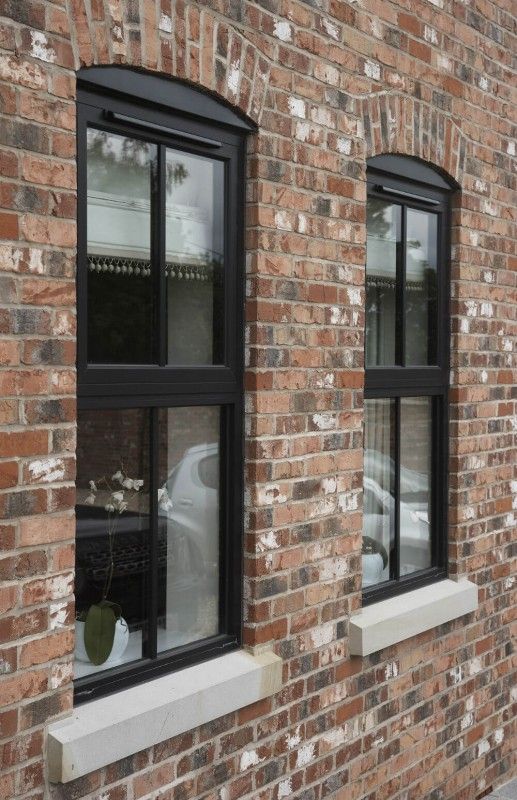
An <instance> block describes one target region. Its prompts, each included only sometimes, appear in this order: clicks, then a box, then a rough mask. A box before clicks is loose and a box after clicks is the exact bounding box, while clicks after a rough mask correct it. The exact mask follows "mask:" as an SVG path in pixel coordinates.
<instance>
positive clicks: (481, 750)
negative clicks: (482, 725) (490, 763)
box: [478, 739, 490, 758]
mask: <svg viewBox="0 0 517 800" xmlns="http://www.w3.org/2000/svg"><path fill="white" fill-rule="evenodd" d="M489 750H490V745H489V744H488V741H487V740H486V739H481V741H480V742H479V744H478V758H480V757H481V756H483V755H484V754H485V753H488V751H489Z"/></svg>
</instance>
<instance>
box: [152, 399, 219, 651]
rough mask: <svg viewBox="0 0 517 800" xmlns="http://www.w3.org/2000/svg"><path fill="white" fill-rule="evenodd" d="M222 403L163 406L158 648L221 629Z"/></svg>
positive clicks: (160, 412) (160, 470)
mask: <svg viewBox="0 0 517 800" xmlns="http://www.w3.org/2000/svg"><path fill="white" fill-rule="evenodd" d="M219 431H220V408H219V407H218V406H215V407H214V406H212V407H210V406H198V407H196V406H194V407H190V408H170V409H160V411H159V439H160V451H159V452H160V456H159V457H160V465H159V486H160V490H159V494H160V502H159V522H160V527H159V552H160V582H159V598H158V603H159V605H158V624H159V627H158V651H159V652H162V651H163V650H168V649H170V648H173V647H177V646H179V645H182V644H186V643H188V642H195V641H198V640H200V639H204V638H206V637H207V636H213V635H215V634H217V633H218V632H219V462H220V434H219Z"/></svg>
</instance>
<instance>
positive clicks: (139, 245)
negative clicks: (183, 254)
mask: <svg viewBox="0 0 517 800" xmlns="http://www.w3.org/2000/svg"><path fill="white" fill-rule="evenodd" d="M155 163H156V147H155V145H152V144H149V143H147V142H144V141H141V140H140V139H131V138H129V137H127V136H118V135H116V134H113V133H108V132H107V131H99V130H94V129H93V128H90V129H89V130H88V135H87V190H88V197H87V203H88V207H87V237H88V244H87V262H88V361H89V362H90V363H98V364H146V363H149V362H151V361H152V360H153V341H152V330H153V280H152V277H151V264H150V258H151V255H150V254H151V175H152V172H153V168H154V165H155Z"/></svg>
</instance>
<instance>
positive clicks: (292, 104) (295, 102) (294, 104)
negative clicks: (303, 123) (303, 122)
mask: <svg viewBox="0 0 517 800" xmlns="http://www.w3.org/2000/svg"><path fill="white" fill-rule="evenodd" d="M287 105H288V106H289V111H290V113H291V114H292V116H293V117H300V119H305V118H306V116H307V109H306V108H305V103H304V102H303V100H300V99H299V98H298V97H289V98H288V100H287Z"/></svg>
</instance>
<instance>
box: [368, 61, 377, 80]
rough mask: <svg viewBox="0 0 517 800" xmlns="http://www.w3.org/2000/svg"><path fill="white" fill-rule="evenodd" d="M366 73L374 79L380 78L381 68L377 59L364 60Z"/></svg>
mask: <svg viewBox="0 0 517 800" xmlns="http://www.w3.org/2000/svg"><path fill="white" fill-rule="evenodd" d="M364 74H365V75H366V76H367V77H368V78H371V79H372V80H374V81H378V80H380V77H381V68H380V66H379V64H376V63H375V61H365V62H364Z"/></svg>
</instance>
